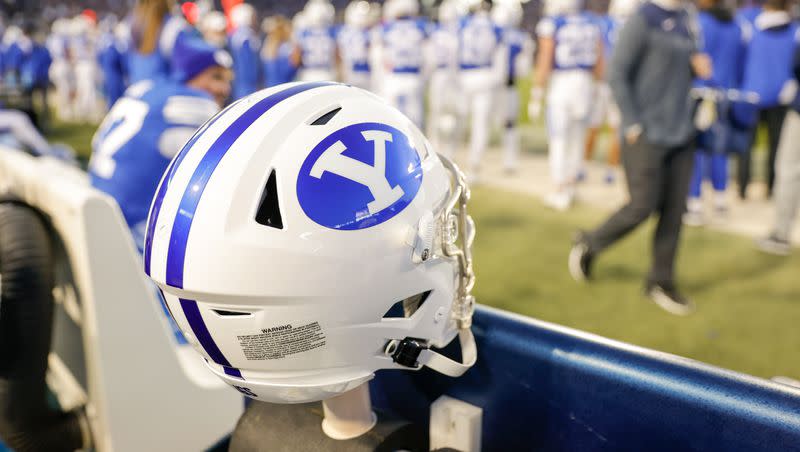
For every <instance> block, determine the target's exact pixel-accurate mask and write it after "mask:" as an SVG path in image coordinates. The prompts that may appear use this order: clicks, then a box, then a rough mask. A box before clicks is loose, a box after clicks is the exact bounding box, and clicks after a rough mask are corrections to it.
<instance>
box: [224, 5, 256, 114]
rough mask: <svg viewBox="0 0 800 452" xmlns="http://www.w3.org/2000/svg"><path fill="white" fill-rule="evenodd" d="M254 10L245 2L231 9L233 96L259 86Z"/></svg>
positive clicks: (243, 93) (245, 93)
mask: <svg viewBox="0 0 800 452" xmlns="http://www.w3.org/2000/svg"><path fill="white" fill-rule="evenodd" d="M255 15H256V11H255V9H253V7H252V6H250V5H248V4H247V3H240V4H238V5H236V6H234V7H233V9H231V23H232V24H233V32H232V33H231V35H230V38H229V39H228V48H229V49H230V52H231V57H233V73H234V75H235V78H234V80H233V98H234V99H240V98H242V97H244V96H247V95H248V94H252V93H254V92H256V91H258V89H260V88H261V61H260V58H259V55H258V53H259V50H260V49H261V42H260V41H259V39H258V36H257V35H256V32H255V30H253V26H254V24H255Z"/></svg>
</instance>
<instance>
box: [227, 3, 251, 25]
mask: <svg viewBox="0 0 800 452" xmlns="http://www.w3.org/2000/svg"><path fill="white" fill-rule="evenodd" d="M255 23H256V10H255V8H253V6H252V5H249V4H247V3H239V4H238V5H236V6H234V7H233V8H232V9H231V24H232V25H233V27H234V28H239V27H252V26H253V25H254V24H255Z"/></svg>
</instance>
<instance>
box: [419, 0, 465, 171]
mask: <svg viewBox="0 0 800 452" xmlns="http://www.w3.org/2000/svg"><path fill="white" fill-rule="evenodd" d="M458 1H459V0H445V1H444V2H442V3H441V4H440V5H439V10H438V23H437V24H436V27H435V29H434V30H433V31H432V32H431V37H430V44H431V45H430V50H431V54H432V56H431V58H432V60H433V68H432V71H431V77H430V82H429V83H428V113H429V116H430V119H429V120H428V122H427V129H428V131H427V132H428V133H427V136H428V138H429V139H430V140H431V143H432V144H433V147H434V149H436V151H437V152H438V153H440V154H443V155H445V156H447V157H452V155H453V153H454V151H455V149H454V148H455V144H456V143H455V141H456V135H457V133H458V131H459V129H460V126H459V121H458V119H459V107H460V99H459V94H458V83H459V80H458V23H459V8H458Z"/></svg>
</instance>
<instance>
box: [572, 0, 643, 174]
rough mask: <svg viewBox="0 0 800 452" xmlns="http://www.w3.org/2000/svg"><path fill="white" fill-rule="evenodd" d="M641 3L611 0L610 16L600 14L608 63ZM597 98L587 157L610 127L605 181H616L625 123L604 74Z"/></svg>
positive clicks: (591, 153) (635, 0)
mask: <svg viewBox="0 0 800 452" xmlns="http://www.w3.org/2000/svg"><path fill="white" fill-rule="evenodd" d="M641 3H642V2H641V0H612V1H611V4H610V6H609V8H608V15H598V16H597V19H598V21H599V22H598V23H599V24H600V27H601V29H602V31H603V49H604V53H603V57H604V59H605V61H606V62H608V61H611V54H612V53H613V50H614V44H615V43H616V40H617V35H618V34H619V30H620V28H621V27H622V25H623V24H624V23H625V21H626V20H627V19H628V17H630V16H631V15H632V14H633V13H635V12H636V9H637V8H639V6H640V5H641ZM595 99H596V101H595V104H594V107H593V108H592V117H591V122H590V124H591V127H590V128H589V132H588V137H587V140H586V153H585V160H586V161H590V160H591V159H592V157H593V155H594V150H595V146H596V144H597V136H598V134H599V132H600V128H601V127H602V126H607V127H608V132H609V133H608V142H609V144H608V148H607V149H608V152H607V155H606V163H607V165H608V167H607V169H606V175H605V182H606V183H608V184H613V183H614V181H616V179H617V167H618V166H619V156H620V142H619V132H618V129H619V126H620V123H621V122H622V117H621V115H620V112H619V108H618V107H617V104H616V102H614V96H613V95H612V94H611V87H610V86H608V80H607V79H606V76H605V74H604V76H603V78H602V79H601V80H599V81H598V82H597V84H596V97H595ZM585 174H586V173H585V170H583V169H582V170H581V172H580V173H579V175H578V179H583V178H584V177H585Z"/></svg>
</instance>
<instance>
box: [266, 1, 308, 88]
mask: <svg viewBox="0 0 800 452" xmlns="http://www.w3.org/2000/svg"><path fill="white" fill-rule="evenodd" d="M262 28H263V29H264V32H265V33H266V35H267V38H266V42H265V43H264V47H263V48H262V49H261V63H262V64H263V67H264V87H265V88H269V87H270V86H275V85H280V84H282V83H289V82H291V81H292V80H294V79H295V77H296V76H297V68H298V67H299V66H300V49H299V48H298V47H297V46H296V45H294V43H293V42H292V26H291V23H290V22H289V21H288V20H287V19H286V18H285V17H283V16H275V17H270V18H267V19H264V25H263V26H262Z"/></svg>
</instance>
